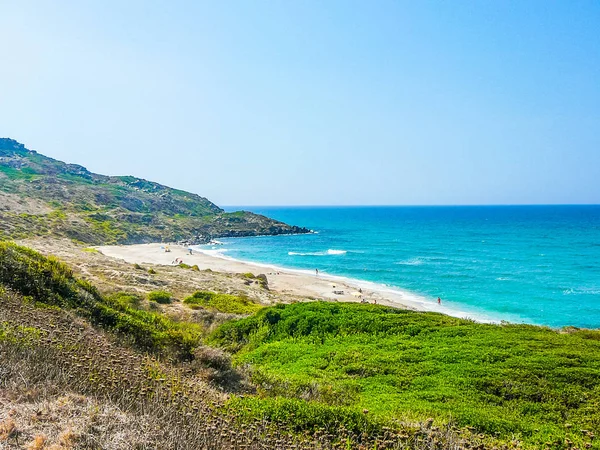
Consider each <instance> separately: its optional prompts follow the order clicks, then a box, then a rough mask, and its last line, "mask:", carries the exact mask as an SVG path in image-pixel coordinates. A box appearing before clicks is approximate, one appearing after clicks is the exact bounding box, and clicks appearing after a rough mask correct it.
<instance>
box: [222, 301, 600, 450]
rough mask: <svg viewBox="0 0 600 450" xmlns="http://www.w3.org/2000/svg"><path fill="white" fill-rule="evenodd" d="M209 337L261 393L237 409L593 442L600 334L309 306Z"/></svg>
mask: <svg viewBox="0 0 600 450" xmlns="http://www.w3.org/2000/svg"><path fill="white" fill-rule="evenodd" d="M211 342H213V343H215V344H219V345H221V346H222V347H224V348H226V349H228V350H230V351H233V352H235V353H236V356H235V362H236V363H237V364H242V365H243V364H250V365H251V367H252V368H253V381H254V382H255V383H257V385H258V386H259V393H260V394H261V395H260V397H262V398H250V399H248V398H245V399H236V400H235V403H234V404H235V405H236V407H240V408H241V410H244V411H245V414H249V415H253V414H256V415H263V416H267V417H271V418H273V419H277V420H286V421H288V420H291V421H293V422H294V423H296V426H297V427H311V426H313V427H314V426H326V424H327V423H329V424H331V423H332V422H335V421H343V422H344V424H345V425H346V426H347V427H356V426H358V425H356V423H355V422H354V420H355V419H352V417H357V416H356V415H352V414H355V413H356V412H358V411H362V410H363V409H365V410H368V411H369V417H370V419H371V420H373V421H374V423H377V422H380V421H383V422H388V423H392V422H393V420H394V419H403V420H408V421H411V420H412V421H418V420H421V421H424V420H426V419H427V418H428V417H432V418H434V419H435V421H436V422H438V423H439V422H452V423H456V424H457V425H458V426H461V427H465V426H468V427H474V429H475V430H476V431H477V432H483V433H485V434H486V435H497V436H500V437H501V438H502V439H505V440H509V439H511V437H512V436H516V437H518V438H519V439H521V440H522V441H524V442H525V443H527V444H528V446H529V447H530V448H540V446H542V445H543V444H545V443H546V442H548V443H550V445H548V447H549V448H563V446H565V444H564V443H565V439H569V440H570V441H572V442H574V443H575V445H580V446H584V445H585V444H588V445H592V447H591V448H600V447H599V445H598V444H597V443H594V444H591V443H590V442H591V441H590V436H589V432H588V431H591V430H599V429H600V331H589V330H575V329H573V330H569V331H568V332H557V331H554V330H551V329H547V328H542V327H535V326H527V325H503V326H499V325H487V324H479V323H474V322H472V321H467V320H461V319H456V318H452V317H448V316H444V315H440V314H435V313H416V312H411V311H403V310H397V309H390V308H385V307H380V306H375V305H360V304H332V303H322V302H317V303H298V304H293V305H286V306H283V305H280V306H275V307H272V308H265V309H263V310H261V311H259V312H258V313H257V314H255V315H254V316H251V317H248V318H245V319H242V320H238V321H234V322H229V323H226V324H224V325H222V326H221V327H220V328H219V329H217V330H216V331H215V332H214V333H213V335H212V336H211ZM298 399H309V400H313V404H312V406H307V405H306V404H305V403H304V402H302V401H300V400H298ZM244 407H245V408H248V409H244ZM311 408H312V409H311ZM331 408H334V409H333V410H332V409H331ZM340 408H341V409H340ZM331 411H336V412H335V414H333V413H332V412H331ZM340 411H346V413H345V414H349V416H348V417H346V416H344V415H343V414H342V413H341V412H340ZM361 426H364V424H363V425H361ZM581 430H583V431H581ZM588 448H590V447H588Z"/></svg>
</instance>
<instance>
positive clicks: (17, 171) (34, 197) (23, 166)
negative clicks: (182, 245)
mask: <svg viewBox="0 0 600 450" xmlns="http://www.w3.org/2000/svg"><path fill="white" fill-rule="evenodd" d="M309 231H310V230H308V229H306V228H301V227H296V226H290V225H287V224H285V223H282V222H278V221H275V220H272V219H269V218H267V217H265V216H262V215H258V214H253V213H251V212H247V211H239V212H234V213H226V212H225V211H223V210H222V209H221V208H219V207H218V206H217V205H215V204H214V203H212V202H210V201H209V200H207V199H206V198H204V197H201V196H199V195H197V194H193V193H190V192H185V191H181V190H178V189H173V188H170V187H167V186H163V185H161V184H158V183H154V182H151V181H147V180H144V179H141V178H136V177H133V176H105V175H99V174H95V173H92V172H90V171H88V170H87V169H86V168H85V167H82V166H79V165H76V164H67V163H64V162H62V161H58V160H55V159H53V158H49V157H47V156H44V155H42V154H40V153H37V152H36V151H33V150H29V149H27V148H25V146H24V145H23V144H20V143H19V142H17V141H15V140H13V139H7V138H0V238H1V237H4V238H13V239H18V238H23V237H28V236H32V235H37V236H45V235H53V236H64V237H68V238H70V239H74V240H77V241H80V242H84V243H87V244H115V243H118V244H133V243H146V242H161V241H162V242H175V241H187V242H193V243H203V242H207V241H209V240H210V239H212V238H216V237H225V236H256V235H277V234H292V233H308V232H309Z"/></svg>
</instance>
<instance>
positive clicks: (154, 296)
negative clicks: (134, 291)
mask: <svg viewBox="0 0 600 450" xmlns="http://www.w3.org/2000/svg"><path fill="white" fill-rule="evenodd" d="M148 300H150V301H151V302H156V303H160V304H161V305H168V304H169V303H171V302H172V301H173V297H172V296H171V294H170V293H169V292H166V291H154V292H150V293H149V294H148Z"/></svg>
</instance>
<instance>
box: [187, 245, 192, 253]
mask: <svg viewBox="0 0 600 450" xmlns="http://www.w3.org/2000/svg"><path fill="white" fill-rule="evenodd" d="M188 251H189V252H190V255H191V254H192V248H191V247H190V248H188Z"/></svg>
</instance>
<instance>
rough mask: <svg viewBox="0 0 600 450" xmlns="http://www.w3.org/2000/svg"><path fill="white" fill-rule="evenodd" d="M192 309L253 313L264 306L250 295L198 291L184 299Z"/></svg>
mask: <svg viewBox="0 0 600 450" xmlns="http://www.w3.org/2000/svg"><path fill="white" fill-rule="evenodd" d="M183 303H184V304H186V305H188V306H189V307H190V308H192V309H197V308H204V309H208V310H211V311H219V312H223V313H230V314H252V313H254V312H256V311H258V310H259V309H261V308H262V306H261V305H259V304H257V303H254V302H253V301H252V300H250V299H249V298H248V297H238V296H236V295H229V294H217V293H214V292H207V291H198V292H196V293H194V295H192V296H190V297H188V298H186V299H185V300H184V301H183Z"/></svg>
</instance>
